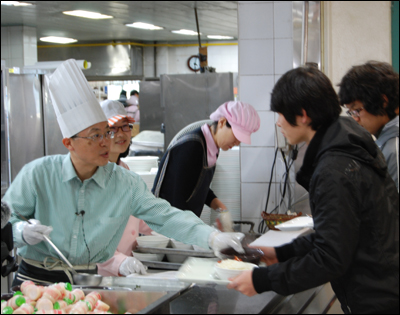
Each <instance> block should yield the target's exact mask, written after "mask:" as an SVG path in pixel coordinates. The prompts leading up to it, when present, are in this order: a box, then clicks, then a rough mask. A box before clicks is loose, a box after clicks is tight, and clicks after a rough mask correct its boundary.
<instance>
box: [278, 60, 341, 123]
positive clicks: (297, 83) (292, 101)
mask: <svg viewBox="0 0 400 315" xmlns="http://www.w3.org/2000/svg"><path fill="white" fill-rule="evenodd" d="M302 109H304V110H305V111H306V112H307V116H308V117H310V118H311V124H310V125H311V128H312V129H313V130H317V129H318V128H319V127H321V126H327V125H330V124H331V123H332V122H333V121H335V120H336V119H337V118H338V117H339V115H340V113H341V111H342V110H341V107H340V105H339V99H338V96H337V94H336V92H335V90H334V89H333V86H332V83H331V82H330V81H329V79H328V77H327V76H326V75H325V74H323V73H322V72H321V71H319V70H318V69H316V68H315V67H311V66H305V67H299V68H296V69H293V70H290V71H288V72H286V73H285V74H284V75H283V76H282V77H281V78H280V79H279V80H278V82H277V83H276V84H275V86H274V89H273V90H272V93H271V110H272V111H274V112H277V113H280V114H282V115H283V116H284V117H285V119H286V120H287V122H288V123H289V124H291V125H292V126H296V125H297V124H296V116H303V112H302Z"/></svg>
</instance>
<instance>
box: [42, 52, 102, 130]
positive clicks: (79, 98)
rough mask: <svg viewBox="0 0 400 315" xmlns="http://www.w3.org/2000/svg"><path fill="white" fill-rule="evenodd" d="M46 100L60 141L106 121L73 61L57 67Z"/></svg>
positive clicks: (70, 60) (81, 73) (51, 77)
mask: <svg viewBox="0 0 400 315" xmlns="http://www.w3.org/2000/svg"><path fill="white" fill-rule="evenodd" d="M49 91H50V97H51V100H52V102H53V107H54V111H55V112H56V116H57V121H58V124H59V125H60V129H61V133H62V135H63V137H64V138H70V137H72V136H74V135H76V134H77V133H79V132H81V131H82V130H85V129H86V128H88V127H90V126H93V125H95V124H97V123H99V122H103V121H107V117H106V116H105V114H104V112H103V110H102V109H101V107H100V104H99V102H98V101H97V99H96V97H95V95H94V93H93V89H92V88H91V87H90V85H89V83H88V82H87V80H86V78H85V76H84V74H83V72H82V70H81V69H80V68H79V66H78V64H77V63H76V61H75V59H69V60H67V61H65V62H63V63H62V64H61V65H60V66H58V67H57V69H56V71H54V73H53V74H52V75H51V76H50V79H49Z"/></svg>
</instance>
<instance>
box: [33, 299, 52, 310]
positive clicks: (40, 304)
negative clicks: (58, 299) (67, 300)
mask: <svg viewBox="0 0 400 315" xmlns="http://www.w3.org/2000/svg"><path fill="white" fill-rule="evenodd" d="M36 308H37V309H38V310H39V311H40V310H44V311H49V310H52V309H53V302H52V301H50V300H49V299H46V298H44V297H43V298H41V299H39V300H37V302H36Z"/></svg>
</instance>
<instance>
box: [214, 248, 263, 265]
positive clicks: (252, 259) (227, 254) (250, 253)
mask: <svg viewBox="0 0 400 315" xmlns="http://www.w3.org/2000/svg"><path fill="white" fill-rule="evenodd" d="M243 249H244V252H245V253H244V254H240V253H238V252H237V251H235V250H234V249H233V248H232V247H229V248H225V249H223V250H221V253H220V257H221V258H222V259H236V260H241V261H243V262H249V263H253V264H255V265H257V266H258V265H259V264H260V260H261V257H262V256H264V253H263V252H262V251H261V250H260V249H257V248H250V247H243Z"/></svg>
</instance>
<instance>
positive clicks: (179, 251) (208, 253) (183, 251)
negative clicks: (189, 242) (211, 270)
mask: <svg viewBox="0 0 400 315" xmlns="http://www.w3.org/2000/svg"><path fill="white" fill-rule="evenodd" d="M136 251H139V252H141V253H150V254H171V255H184V256H191V257H204V258H215V255H214V252H213V251H211V250H205V251H199V250H187V249H176V248H156V247H143V246H138V247H137V248H136Z"/></svg>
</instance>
